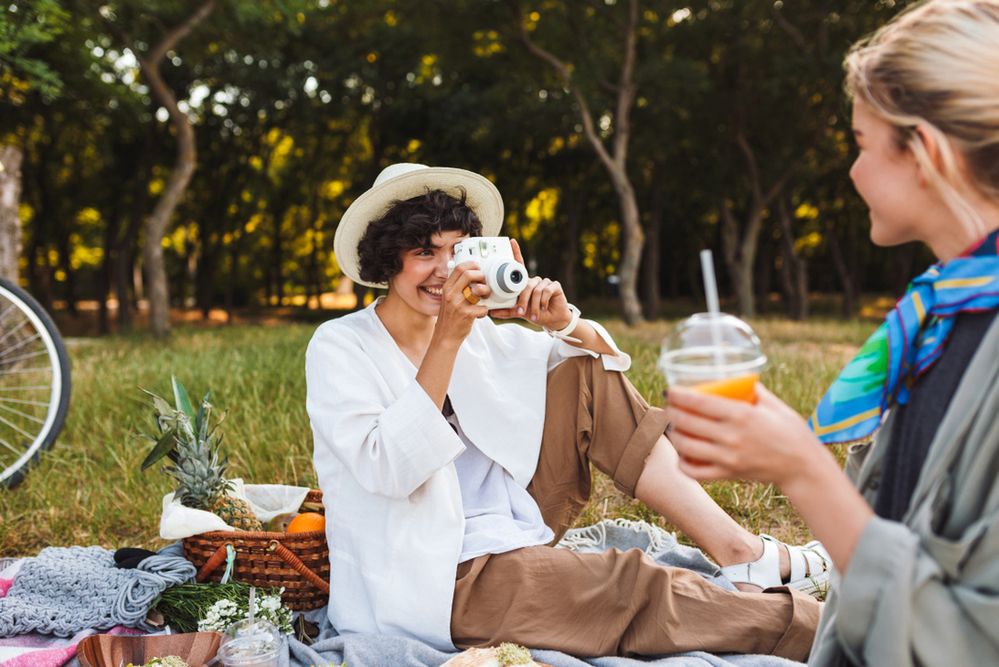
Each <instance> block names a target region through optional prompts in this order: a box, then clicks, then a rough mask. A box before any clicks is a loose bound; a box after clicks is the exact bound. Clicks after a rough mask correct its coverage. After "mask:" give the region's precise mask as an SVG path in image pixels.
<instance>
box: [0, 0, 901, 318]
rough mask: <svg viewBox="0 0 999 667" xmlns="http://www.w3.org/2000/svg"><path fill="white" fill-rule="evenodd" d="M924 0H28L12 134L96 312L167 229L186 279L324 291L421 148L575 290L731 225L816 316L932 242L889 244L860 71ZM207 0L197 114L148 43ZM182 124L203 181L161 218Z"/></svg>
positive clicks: (710, 239) (32, 261)
mask: <svg viewBox="0 0 999 667" xmlns="http://www.w3.org/2000/svg"><path fill="white" fill-rule="evenodd" d="M905 4H906V2H903V1H902V0H895V1H891V0H877V1H875V2H871V1H870V0H799V1H798V2H794V3H786V2H783V1H782V0H688V1H679V0H676V1H672V0H640V1H635V2H631V1H630V0H534V1H528V0H521V1H520V2H516V1H513V0H448V1H446V2H445V1H444V0H366V1H365V2H348V1H346V0H266V1H264V2H253V3H247V2H241V1H239V0H214V2H212V1H208V2H205V3H203V4H198V3H193V4H192V3H187V2H179V1H178V0H156V1H148V0H144V1H143V2H138V1H137V0H115V1H108V0H101V1H100V2H96V1H93V0H31V2H24V1H22V0H11V1H9V2H8V3H7V8H6V9H5V10H4V12H3V14H0V64H2V67H3V70H2V74H0V80H2V82H3V85H2V91H3V92H2V93H0V95H2V100H3V101H2V105H0V107H2V108H0V121H2V123H0V128H2V130H0V144H10V145H16V146H18V147H19V148H20V149H21V150H22V151H23V153H24V161H23V164H22V167H21V169H22V177H23V189H22V197H21V205H20V214H21V220H22V223H23V225H24V227H23V229H24V251H23V254H22V258H21V272H22V277H23V279H24V280H25V282H27V284H28V285H29V287H30V289H31V291H32V292H33V293H34V294H35V295H36V296H38V297H39V298H40V299H41V300H42V301H43V302H45V303H48V304H52V303H53V302H54V301H56V300H58V301H59V302H61V303H65V304H66V307H67V308H68V309H69V310H70V311H72V310H73V309H74V308H75V307H76V305H77V304H79V303H80V302H81V301H83V300H91V301H92V300H96V301H97V302H98V303H99V304H100V307H101V314H102V317H101V326H102V329H103V330H105V331H108V330H111V329H112V328H113V327H114V323H113V322H112V321H111V317H110V314H109V313H110V311H109V309H108V303H109V301H108V300H109V298H112V299H113V301H112V302H113V303H118V304H120V305H119V307H118V326H121V327H127V326H129V323H130V317H131V313H132V312H133V311H134V307H135V304H136V303H137V301H138V300H139V299H140V298H143V297H145V296H148V292H149V285H150V278H149V275H148V271H149V268H150V266H149V265H150V260H149V256H148V254H146V255H144V254H143V252H142V251H141V250H140V249H141V248H142V247H143V243H146V245H147V248H148V246H149V240H148V239H147V238H146V237H147V236H150V235H152V236H158V237H159V238H156V239H153V244H154V245H156V246H157V247H159V248H161V250H162V255H163V262H164V264H163V266H164V275H165V276H166V284H167V285H169V295H168V298H169V300H170V302H171V303H172V304H174V305H176V306H185V307H198V308H200V309H201V310H202V311H203V312H204V313H205V314H206V315H207V314H208V313H209V311H210V310H211V309H212V308H226V309H232V308H236V307H240V306H248V305H254V306H268V305H270V306H273V305H279V304H298V305H305V304H311V305H313V306H318V305H320V304H321V303H325V301H321V300H320V295H323V294H326V293H329V292H331V291H333V290H335V289H336V288H337V286H338V285H340V283H341V281H342V280H345V279H342V278H341V275H340V272H339V269H338V267H337V265H336V259H335V257H334V256H333V253H332V239H333V234H334V232H335V229H336V224H337V221H338V219H339V217H340V215H341V214H342V213H343V211H344V210H345V209H346V207H347V206H348V205H349V204H350V202H351V201H352V200H353V198H355V197H356V196H358V195H359V194H360V193H361V192H363V191H364V190H365V189H366V188H367V187H369V186H370V184H371V183H372V182H373V180H374V178H375V176H376V175H377V174H378V172H379V171H380V170H381V169H382V168H384V167H385V166H387V165H388V164H391V163H393V162H399V161H415V162H423V163H425V164H436V165H448V166H457V167H463V168H468V169H472V170H475V171H478V172H480V173H482V174H484V175H486V176H487V177H489V178H490V179H492V180H493V181H494V182H495V183H496V184H497V186H498V187H499V189H500V191H501V192H502V193H503V196H504V201H505V204H506V211H507V213H506V216H507V217H506V224H505V228H504V231H505V233H507V234H509V235H512V236H516V237H517V238H519V239H521V240H522V245H523V246H524V247H525V249H526V254H527V257H528V260H529V263H530V267H529V268H530V269H531V270H532V271H534V272H538V273H543V274H545V275H549V276H551V277H553V278H557V279H559V280H561V281H562V282H563V283H564V284H565V285H566V287H567V290H568V291H569V293H570V298H585V297H588V296H615V295H617V294H618V293H619V290H620V293H621V294H625V293H626V292H627V290H626V289H625V288H627V287H628V284H627V283H628V281H627V280H625V284H624V285H620V284H619V283H620V280H621V279H622V278H627V277H628V276H627V274H628V265H627V261H630V260H629V257H630V256H629V255H628V254H627V253H628V251H627V245H626V244H627V242H628V240H629V238H632V239H634V238H639V239H640V243H639V245H638V246H637V250H636V251H635V252H637V253H638V254H637V255H635V257H634V261H635V265H634V275H633V279H632V283H633V285H632V287H633V288H634V290H635V296H636V298H637V299H639V300H640V306H641V312H640V313H638V315H639V316H640V315H642V314H644V316H646V317H650V316H654V315H655V314H656V312H657V308H658V304H659V301H660V299H661V298H663V297H675V296H681V295H695V294H697V293H698V290H699V281H698V274H697V271H698V264H697V250H699V249H701V248H706V247H707V248H713V249H714V250H715V255H716V258H717V263H718V268H719V271H720V274H721V278H722V282H721V284H722V286H723V287H724V289H725V290H726V292H728V293H729V294H730V295H731V296H732V297H733V298H734V299H735V303H736V304H737V305H738V308H739V309H740V310H741V312H744V313H753V312H755V311H758V310H761V309H764V308H767V307H772V305H770V304H771V301H772V299H770V298H769V297H770V295H771V294H778V295H779V297H780V300H781V302H782V303H781V307H783V308H786V310H787V312H789V313H791V314H792V315H794V316H797V317H803V316H805V314H806V313H807V294H808V293H809V291H815V290H819V291H823V292H842V293H843V294H844V295H845V298H844V308H845V309H846V311H847V312H848V313H849V312H852V310H853V309H855V308H856V303H857V301H856V299H857V295H858V293H859V292H861V291H863V290H895V289H897V287H898V285H897V283H898V282H899V280H900V278H899V276H900V275H901V276H902V278H901V279H902V280H904V279H905V277H907V276H908V274H909V273H910V272H911V262H913V259H914V253H915V252H917V251H915V250H912V251H906V252H903V253H897V254H896V255H895V257H897V259H895V260H892V261H886V257H887V256H886V255H885V254H884V252H883V251H879V250H876V249H873V248H872V247H871V246H870V244H869V242H868V241H867V239H866V233H867V232H866V230H867V214H866V211H865V209H864V207H863V205H862V203H861V202H860V200H859V198H858V197H857V196H856V195H855V194H854V193H853V191H852V187H851V185H850V182H849V178H848V176H847V171H848V168H849V163H850V161H851V159H852V153H853V149H852V147H851V144H850V141H851V139H850V128H849V125H850V121H849V107H848V104H847V102H846V98H845V95H844V94H843V93H842V90H841V89H842V68H841V62H842V58H843V55H844V53H845V52H846V50H847V49H848V48H849V46H850V44H851V43H853V42H854V41H855V40H856V39H858V38H860V37H861V36H863V35H865V34H867V33H869V32H870V31H872V30H873V29H875V28H876V27H877V26H879V25H881V24H882V23H884V22H885V21H886V20H887V19H888V18H890V17H891V16H892V15H894V14H895V13H897V12H898V11H899V10H900V9H901V8H902V7H903V6H904V5H905ZM209 6H210V7H209ZM632 6H634V7H632ZM205 7H209V8H208V9H207V10H205V11H204V15H203V16H201V17H200V18H199V19H198V21H197V23H196V25H192V26H191V29H190V30H189V31H187V32H186V33H185V34H184V35H183V38H182V39H178V40H176V41H175V42H171V43H169V44H168V45H167V47H166V48H164V50H163V53H162V59H161V60H160V61H159V63H158V76H159V77H160V78H161V79H162V81H161V83H162V86H163V90H165V91H167V92H168V93H169V95H171V96H172V97H173V99H174V100H175V101H176V113H174V114H171V110H170V109H169V108H168V107H169V106H170V104H169V103H168V102H167V101H165V100H166V99H167V98H164V96H163V90H158V89H157V88H156V86H157V85H159V84H158V83H157V81H156V77H155V76H151V74H152V72H151V70H150V66H151V64H150V62H148V61H149V59H150V58H151V57H153V55H155V49H156V47H157V45H161V44H163V43H164V39H165V37H166V36H168V35H169V34H170V33H171V30H175V29H177V28H178V26H182V25H184V24H185V21H189V20H190V18H191V17H192V16H193V15H194V14H195V13H196V12H197V11H199V8H201V9H204V8H205ZM632 16H634V19H635V20H634V21H631V17H632ZM630 29H633V33H634V39H633V42H632V47H633V50H634V62H633V68H632V70H631V71H630V73H628V75H627V79H628V80H625V76H624V74H623V73H624V71H625V70H624V69H623V64H624V63H625V60H626V58H627V57H628V46H627V45H628V41H627V40H628V34H629V30H630ZM539 50H541V51H543V52H544V53H548V54H551V55H553V56H556V57H557V59H558V62H559V63H560V64H561V66H562V68H563V69H562V70H560V69H559V68H558V67H557V66H553V63H552V62H551V61H550V60H548V61H546V60H545V59H544V58H543V57H539V53H538V51H539ZM622 91H624V92H627V93H628V95H630V100H628V104H627V105H622ZM178 114H179V115H178ZM587 114H588V115H589V120H587V117H586V116H587ZM181 116H182V117H181ZM591 122H592V132H588V128H587V124H588V123H591ZM183 123H187V124H188V125H189V127H190V131H191V136H192V138H193V146H194V147H196V152H195V155H196V157H195V162H194V163H192V171H191V174H190V180H189V182H188V183H186V184H185V187H184V188H183V189H182V191H181V192H180V193H179V195H178V197H177V201H176V206H175V207H174V208H173V209H172V210H170V211H169V212H168V215H167V216H166V218H165V221H164V224H163V226H162V227H161V228H160V229H158V230H152V231H151V228H150V227H149V225H148V224H146V223H147V221H148V220H149V219H150V217H151V216H153V215H154V212H155V211H157V210H158V209H157V206H158V205H159V204H161V203H162V202H163V200H164V197H166V196H168V195H169V193H170V191H171V190H170V188H171V183H172V182H173V181H171V179H174V181H176V174H177V173H178V169H180V166H179V165H180V164H181V161H180V159H179V157H178V155H179V153H178V146H181V145H182V144H183V141H182V139H183V136H182V135H183V133H184V130H183V128H182V125H183ZM622 135H626V136H625V138H624V140H623V142H620V140H619V138H620V137H622ZM616 141H617V142H619V143H615V142H616ZM597 144H600V146H602V147H603V150H605V151H606V152H607V154H608V155H609V156H611V157H612V158H613V157H614V156H615V155H616V156H619V157H620V158H621V159H620V160H619V163H620V165H621V169H620V173H618V174H615V173H614V170H612V169H609V168H608V162H607V159H605V156H602V155H601V153H600V151H601V148H600V147H599V146H598V145H597ZM622 179H624V180H622ZM624 183H626V185H627V188H630V189H631V196H632V197H633V200H634V202H633V206H634V212H635V218H634V226H630V225H629V224H628V210H629V209H628V206H626V205H625V203H623V202H625V198H624V195H623V194H622V193H625V192H626V190H627V188H625V186H624ZM161 208H162V207H161ZM907 262H908V263H909V265H907V264H906V263H907ZM144 269H145V270H146V277H145V278H144V277H143V270H144ZM341 287H342V286H341ZM635 304H636V305H635V307H636V308H637V307H638V304H639V302H638V301H636V302H635Z"/></svg>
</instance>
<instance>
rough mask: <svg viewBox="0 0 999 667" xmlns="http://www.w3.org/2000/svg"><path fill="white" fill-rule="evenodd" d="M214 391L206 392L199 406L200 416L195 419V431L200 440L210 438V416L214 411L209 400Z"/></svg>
mask: <svg viewBox="0 0 999 667" xmlns="http://www.w3.org/2000/svg"><path fill="white" fill-rule="evenodd" d="M211 395H212V392H208V393H207V394H205V397H204V398H202V399H201V405H200V406H198V416H197V417H195V419H194V432H195V433H197V435H198V440H207V439H208V416H209V415H210V414H211V413H212V404H211V403H209V402H208V399H209V397H211Z"/></svg>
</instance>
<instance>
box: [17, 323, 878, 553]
mask: <svg viewBox="0 0 999 667" xmlns="http://www.w3.org/2000/svg"><path fill="white" fill-rule="evenodd" d="M604 323H605V324H606V326H607V327H608V329H609V330H610V331H611V333H612V334H613V335H614V336H615V338H616V340H617V341H618V343H619V345H620V346H621V347H622V349H624V350H626V351H628V352H630V353H631V354H632V356H633V358H634V366H633V368H632V370H631V371H630V373H629V375H630V377H631V379H632V381H633V382H634V383H635V385H636V386H637V387H638V388H639V390H640V391H641V392H642V393H643V394H644V395H645V396H646V398H647V399H648V400H649V401H650V402H652V403H655V404H658V403H660V402H661V398H660V396H661V393H662V390H663V388H664V383H663V380H662V378H661V377H660V376H659V374H658V372H657V371H656V368H655V362H656V358H657V356H658V354H659V342H660V340H661V339H662V337H663V336H664V335H665V333H666V332H667V331H668V330H669V328H670V327H671V326H672V322H671V321H659V322H654V323H649V324H646V325H643V326H641V327H637V328H634V329H628V328H627V327H625V326H623V325H622V323H621V322H620V321H617V320H613V319H611V320H606V321H605V322H604ZM752 324H753V326H754V327H755V328H756V330H757V332H758V333H759V334H760V337H761V338H762V339H763V341H764V346H765V349H766V352H767V354H768V355H769V357H770V365H769V368H768V369H767V370H766V372H765V373H764V377H763V380H764V382H765V383H766V384H767V386H768V387H770V388H771V389H772V390H773V391H774V392H776V393H777V394H778V395H779V396H781V397H783V398H784V399H785V400H787V401H789V402H790V404H791V405H792V406H793V407H795V408H796V409H797V410H799V411H800V412H802V413H807V412H808V411H810V409H811V408H812V407H813V406H814V405H815V403H816V402H817V401H818V398H819V397H820V395H821V393H822V391H823V390H824V389H825V388H826V387H827V386H828V384H829V382H830V381H831V380H832V378H833V377H834V376H835V374H836V372H837V371H838V370H839V368H840V367H841V366H842V365H843V363H845V361H846V360H848V358H849V357H850V356H851V355H852V354H853V353H854V352H855V351H856V349H857V348H858V347H859V345H860V344H861V343H862V342H863V340H864V338H865V337H866V335H867V334H868V333H870V331H872V330H873V328H874V325H873V324H872V323H870V322H864V321H857V322H839V321H834V320H814V321H810V322H806V323H794V322H788V321H784V320H778V319H762V320H757V321H754V322H753V323H752ZM314 328H315V325H313V324H300V323H276V324H272V325H266V326H264V325H236V326H232V327H215V328H199V327H181V328H178V329H176V330H175V331H174V334H173V337H172V338H171V339H170V341H169V342H167V343H162V342H159V341H156V340H154V339H152V338H149V337H147V336H140V335H136V336H113V337H109V338H95V339H71V340H70V341H69V349H70V355H71V357H72V363H73V397H72V403H71V408H70V413H69V418H68V420H67V422H66V427H65V430H64V431H63V433H62V435H61V437H60V439H59V441H58V442H57V443H56V445H55V447H54V448H53V449H52V450H51V451H49V452H48V453H46V454H45V455H44V456H43V457H42V461H41V463H40V464H39V465H38V466H36V467H35V468H34V469H33V470H32V471H31V473H30V474H29V475H28V476H27V478H26V479H25V481H24V482H23V483H22V484H21V485H20V486H19V487H17V488H16V489H14V490H2V489H0V556H28V555H34V554H36V553H37V552H38V551H39V550H40V549H41V548H43V547H45V546H49V545H71V544H80V545H91V544H99V545H102V546H105V547H108V548H118V547H122V546H145V547H148V548H158V547H159V546H162V545H163V544H164V542H163V541H162V540H160V539H159V537H158V533H159V515H160V509H161V499H162V497H163V495H164V494H165V493H168V492H169V491H171V490H172V488H171V487H170V484H169V479H168V478H167V476H166V475H164V474H162V473H161V472H159V471H158V470H156V469H150V470H148V471H146V472H145V473H140V472H139V464H140V463H141V461H142V459H143V458H144V456H145V454H146V452H147V449H148V447H149V446H150V445H149V443H148V442H147V441H145V440H141V439H139V438H137V437H135V434H136V433H137V432H139V431H147V432H150V431H152V429H153V422H152V417H151V414H152V410H151V409H150V408H149V407H148V404H147V401H146V397H145V395H144V394H142V393H141V392H140V391H139V387H144V388H147V389H150V390H152V391H154V392H156V393H159V394H160V395H162V396H169V395H170V390H169V381H170V374H171V373H174V374H176V375H177V376H178V378H179V379H180V380H181V381H182V382H183V383H184V384H185V385H186V386H187V388H188V390H189V391H190V392H191V395H192V398H194V399H195V400H197V399H198V398H200V396H201V395H202V394H203V393H204V392H205V391H206V390H207V389H209V388H211V390H212V393H213V398H214V401H213V402H214V404H215V405H216V406H217V407H218V408H220V409H222V410H224V411H226V412H227V417H226V420H225V423H224V424H223V426H222V431H223V432H224V433H225V437H224V439H223V447H224V450H225V452H226V453H227V454H228V456H229V459H230V468H229V470H230V476H233V477H243V478H244V479H245V480H246V481H248V482H258V483H265V482H266V483H285V484H299V485H314V484H315V473H314V472H313V470H312V454H311V452H312V437H311V432H310V429H309V422H308V416H307V415H306V412H305V373H304V368H303V355H304V352H305V347H306V345H307V343H308V341H309V338H310V337H311V335H312V331H313V330H314ZM595 479H596V483H595V486H594V489H593V495H592V499H591V502H590V504H589V505H588V506H587V507H586V509H585V511H584V513H583V515H582V517H581V519H580V525H586V524H589V523H592V522H594V521H597V520H600V519H602V518H617V517H624V518H628V519H645V520H648V521H652V522H657V523H659V524H660V525H663V526H666V527H667V528H670V526H668V524H667V523H665V522H664V521H663V520H662V519H660V518H659V517H658V516H656V515H654V514H653V513H652V512H651V511H650V510H649V509H648V508H646V507H645V506H643V505H642V504H641V503H639V502H637V501H634V500H631V499H629V498H626V497H625V496H623V495H621V494H620V493H619V492H618V491H616V490H615V489H614V486H613V484H612V483H611V482H610V481H609V480H608V479H607V478H606V477H604V476H603V475H600V474H599V473H598V474H597V476H596V478H595ZM708 489H709V491H710V493H711V494H712V495H713V496H714V498H715V499H716V500H717V501H718V502H719V503H720V504H721V505H722V507H724V508H725V509H726V510H727V511H728V512H730V513H731V514H732V515H733V516H735V517H736V519H737V520H738V521H740V522H741V523H743V524H744V525H745V526H747V527H748V528H750V529H751V530H753V531H762V532H769V533H772V534H774V535H775V536H777V537H779V538H782V539H788V540H802V539H803V538H804V537H805V536H806V535H807V530H806V529H805V527H804V525H803V523H802V522H801V521H800V519H799V518H798V517H797V516H796V515H795V513H794V511H793V510H791V509H790V508H789V506H788V505H787V503H786V501H785V500H784V498H782V497H781V496H780V494H779V493H778V492H777V491H776V490H775V489H773V488H771V487H768V486H762V485H754V484H743V483H715V484H711V485H709V486H708Z"/></svg>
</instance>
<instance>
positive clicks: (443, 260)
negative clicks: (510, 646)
mask: <svg viewBox="0 0 999 667" xmlns="http://www.w3.org/2000/svg"><path fill="white" fill-rule="evenodd" d="M452 259H454V253H453V252H442V253H441V254H440V255H438V256H437V275H439V276H444V277H445V278H446V277H447V276H448V275H449V274H450V273H451V271H450V270H449V269H448V264H449V263H450V262H451V260H452Z"/></svg>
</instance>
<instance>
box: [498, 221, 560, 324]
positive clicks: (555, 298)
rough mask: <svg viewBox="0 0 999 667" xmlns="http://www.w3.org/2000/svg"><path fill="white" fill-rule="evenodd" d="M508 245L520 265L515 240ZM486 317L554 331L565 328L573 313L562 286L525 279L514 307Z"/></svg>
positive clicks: (522, 258) (534, 279) (549, 281)
mask: <svg viewBox="0 0 999 667" xmlns="http://www.w3.org/2000/svg"><path fill="white" fill-rule="evenodd" d="M510 245H511V246H512V248H513V257H514V259H516V260H517V261H518V262H520V263H521V264H523V263H524V255H523V253H521V252H520V245H519V244H518V243H517V241H516V240H514V239H510ZM487 289H488V288H487ZM489 314H490V315H492V316H493V317H495V318H498V319H512V318H517V317H520V318H523V319H525V320H528V321H530V322H534V323H535V324H539V325H541V326H543V327H545V328H547V329H554V330H558V329H561V328H563V327H565V326H566V325H568V324H569V322H570V321H571V320H572V311H570V310H569V301H568V300H567V299H566V298H565V292H564V291H563V290H562V285H561V283H559V282H558V281H557V280H549V279H548V278H541V277H538V276H534V277H533V278H529V279H528V281H527V286H526V287H525V288H524V291H523V292H521V293H520V297H518V298H517V303H516V304H515V305H513V306H511V307H510V308H498V309H496V310H491V311H489Z"/></svg>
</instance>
